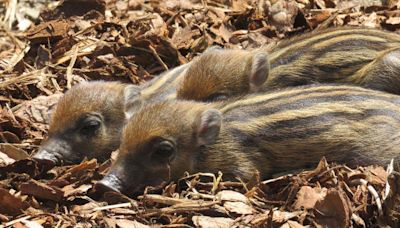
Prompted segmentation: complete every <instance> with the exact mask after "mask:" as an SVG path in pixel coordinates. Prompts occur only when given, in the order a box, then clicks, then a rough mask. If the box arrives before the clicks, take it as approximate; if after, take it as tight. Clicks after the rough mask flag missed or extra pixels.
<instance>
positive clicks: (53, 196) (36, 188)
mask: <svg viewBox="0 0 400 228" xmlns="http://www.w3.org/2000/svg"><path fill="white" fill-rule="evenodd" d="M20 190H21V193H22V194H24V195H31V196H35V197H37V198H40V199H48V200H52V201H56V202H61V201H62V200H63V199H64V192H63V191H62V190H61V189H59V188H57V187H50V186H48V185H46V184H44V183H40V182H38V181H36V180H30V181H28V182H27V183H24V184H21V185H20Z"/></svg>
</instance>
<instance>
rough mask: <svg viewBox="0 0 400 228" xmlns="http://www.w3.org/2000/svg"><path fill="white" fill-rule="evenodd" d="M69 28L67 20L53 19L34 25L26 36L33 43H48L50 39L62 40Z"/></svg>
mask: <svg viewBox="0 0 400 228" xmlns="http://www.w3.org/2000/svg"><path fill="white" fill-rule="evenodd" d="M69 29H70V27H69V23H68V22H67V21H66V20H53V21H49V22H45V23H41V24H39V25H37V26H34V27H32V28H31V29H29V30H28V31H27V32H26V37H27V38H28V39H29V40H30V41H31V42H33V43H42V44H46V42H47V41H48V40H52V41H55V40H60V39H61V38H63V37H65V36H67V34H68V31H69Z"/></svg>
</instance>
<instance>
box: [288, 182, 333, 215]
mask: <svg viewBox="0 0 400 228" xmlns="http://www.w3.org/2000/svg"><path fill="white" fill-rule="evenodd" d="M326 193H327V189H326V188H318V187H315V188H312V187H310V186H303V187H301V188H300V190H299V191H298V192H297V199H296V201H295V202H294V204H293V207H294V209H296V210H299V209H302V208H304V209H311V208H314V206H315V203H316V202H317V201H319V200H322V199H324V198H325V196H326Z"/></svg>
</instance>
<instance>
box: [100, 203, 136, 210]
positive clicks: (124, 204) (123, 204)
mask: <svg viewBox="0 0 400 228" xmlns="http://www.w3.org/2000/svg"><path fill="white" fill-rule="evenodd" d="M121 207H132V204H131V203H120V204H114V205H108V206H104V207H97V208H94V209H93V211H104V210H108V209H114V208H121Z"/></svg>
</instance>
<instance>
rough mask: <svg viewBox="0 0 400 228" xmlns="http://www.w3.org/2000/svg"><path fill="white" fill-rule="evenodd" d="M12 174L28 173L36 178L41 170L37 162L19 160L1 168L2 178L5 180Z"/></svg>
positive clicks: (0, 176)
mask: <svg viewBox="0 0 400 228" xmlns="http://www.w3.org/2000/svg"><path fill="white" fill-rule="evenodd" d="M10 173H26V174H28V175H29V176H31V177H34V176H37V175H38V174H39V168H38V166H37V163H36V161H32V160H30V159H24V160H19V161H16V162H14V163H12V164H10V165H7V166H4V167H0V178H4V177H6V176H7V174H10Z"/></svg>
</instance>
